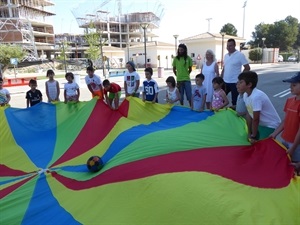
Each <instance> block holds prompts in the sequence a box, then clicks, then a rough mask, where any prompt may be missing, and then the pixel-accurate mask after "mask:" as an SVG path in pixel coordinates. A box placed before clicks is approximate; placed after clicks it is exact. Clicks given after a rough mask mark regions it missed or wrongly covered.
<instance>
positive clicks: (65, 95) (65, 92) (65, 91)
mask: <svg viewBox="0 0 300 225" xmlns="http://www.w3.org/2000/svg"><path fill="white" fill-rule="evenodd" d="M64 99H65V103H66V102H67V90H66V89H65V90H64Z"/></svg>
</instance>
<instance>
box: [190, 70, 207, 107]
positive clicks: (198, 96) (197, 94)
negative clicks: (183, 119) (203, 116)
mask: <svg viewBox="0 0 300 225" xmlns="http://www.w3.org/2000/svg"><path fill="white" fill-rule="evenodd" d="M204 79H205V78H204V75H203V74H202V73H200V74H197V75H196V77H195V82H196V86H195V87H193V90H192V106H191V109H192V110H195V111H199V112H203V110H204V107H205V102H206V95H207V92H206V88H205V87H204V86H203V81H204Z"/></svg>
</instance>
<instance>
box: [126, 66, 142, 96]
mask: <svg viewBox="0 0 300 225" xmlns="http://www.w3.org/2000/svg"><path fill="white" fill-rule="evenodd" d="M137 80H140V75H139V74H138V73H137V72H136V71H133V72H132V73H129V72H128V71H127V72H126V73H125V74H124V81H125V82H126V86H127V93H128V94H132V93H133V92H134V91H135V89H136V81H137Z"/></svg>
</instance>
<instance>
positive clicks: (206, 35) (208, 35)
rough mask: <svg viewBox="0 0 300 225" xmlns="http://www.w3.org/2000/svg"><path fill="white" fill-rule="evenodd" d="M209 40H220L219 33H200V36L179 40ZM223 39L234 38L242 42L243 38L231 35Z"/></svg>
mask: <svg viewBox="0 0 300 225" xmlns="http://www.w3.org/2000/svg"><path fill="white" fill-rule="evenodd" d="M209 38H222V35H221V34H220V33H215V34H213V33H210V32H206V33H202V34H197V35H194V36H191V37H187V38H184V39H181V40H180V41H189V40H199V39H209ZM224 38H226V39H229V38H234V39H237V40H244V38H242V37H236V36H232V35H226V34H225V35H224Z"/></svg>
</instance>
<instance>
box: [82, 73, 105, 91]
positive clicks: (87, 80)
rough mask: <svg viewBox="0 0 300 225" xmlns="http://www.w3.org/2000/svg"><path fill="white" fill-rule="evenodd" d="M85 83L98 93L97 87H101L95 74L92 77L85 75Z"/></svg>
mask: <svg viewBox="0 0 300 225" xmlns="http://www.w3.org/2000/svg"><path fill="white" fill-rule="evenodd" d="M85 83H86V85H89V84H90V85H91V88H92V89H93V91H99V90H100V88H99V85H100V86H101V85H102V82H101V78H100V77H99V76H98V75H96V74H94V75H93V77H89V75H87V76H86V77H85Z"/></svg>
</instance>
